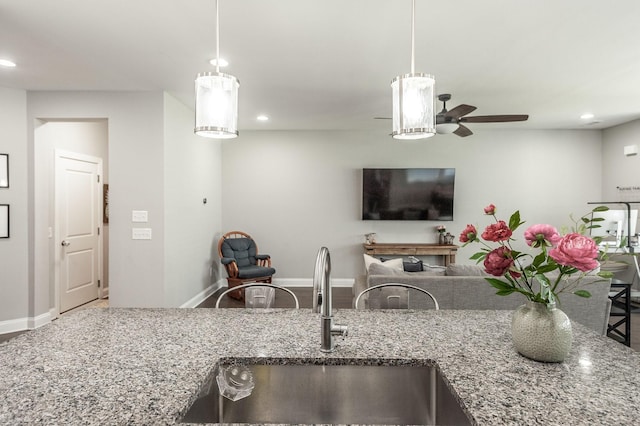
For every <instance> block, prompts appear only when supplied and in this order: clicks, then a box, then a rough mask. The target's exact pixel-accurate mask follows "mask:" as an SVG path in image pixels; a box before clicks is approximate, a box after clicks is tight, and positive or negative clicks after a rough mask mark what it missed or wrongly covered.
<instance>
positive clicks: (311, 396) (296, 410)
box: [182, 359, 472, 425]
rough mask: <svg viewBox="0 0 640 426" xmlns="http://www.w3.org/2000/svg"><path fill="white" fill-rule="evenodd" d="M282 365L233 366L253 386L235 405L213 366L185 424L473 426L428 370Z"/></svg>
mask: <svg viewBox="0 0 640 426" xmlns="http://www.w3.org/2000/svg"><path fill="white" fill-rule="evenodd" d="M326 361H330V362H331V363H332V364H334V363H336V362H338V363H340V362H341V361H340V360H337V359H332V360H326ZM362 361H365V360H362ZM284 362H288V363H289V364H277V365H264V364H256V363H246V362H244V363H243V362H242V361H241V360H237V361H235V363H236V364H238V365H244V366H246V367H247V368H248V369H249V370H250V371H251V373H252V374H253V381H254V384H255V387H254V388H253V390H252V391H251V394H250V395H249V396H248V397H246V398H244V399H240V400H238V401H231V400H229V399H227V398H224V397H222V396H221V395H220V393H219V391H218V385H217V383H216V379H215V376H216V375H217V373H218V371H219V370H220V369H221V368H225V365H224V364H222V365H218V366H217V367H216V369H215V370H216V371H214V374H213V378H212V379H211V380H209V381H208V382H207V383H206V384H205V386H204V387H203V390H202V392H201V395H202V396H201V397H200V398H199V399H197V400H196V401H195V402H194V404H193V405H192V407H191V408H190V409H189V410H188V411H187V413H186V415H185V416H184V418H183V419H182V422H184V423H281V424H282V423H285V424H313V423H324V424H328V423H333V424H336V423H337V424H353V423H357V424H424V425H470V424H472V423H471V422H470V420H469V418H468V417H467V415H466V414H465V413H464V411H463V409H462V407H461V406H460V404H459V402H458V401H457V398H456V397H455V396H454V394H453V393H452V391H451V390H450V389H449V387H448V386H447V384H446V383H445V381H444V379H443V377H442V375H441V374H440V372H439V370H438V368H437V367H436V366H433V365H420V366H405V365H347V364H344V363H343V364H342V365H327V364H310V363H307V364H301V363H300V361H299V360H283V363H284ZM292 362H296V363H295V364H293V363H292ZM345 362H346V361H345Z"/></svg>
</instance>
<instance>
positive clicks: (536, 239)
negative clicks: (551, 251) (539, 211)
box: [524, 224, 562, 247]
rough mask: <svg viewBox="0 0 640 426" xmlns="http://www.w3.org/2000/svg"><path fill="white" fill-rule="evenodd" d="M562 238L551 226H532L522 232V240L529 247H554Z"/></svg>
mask: <svg viewBox="0 0 640 426" xmlns="http://www.w3.org/2000/svg"><path fill="white" fill-rule="evenodd" d="M561 238H562V236H560V234H559V233H558V230H557V229H556V228H554V227H553V226H551V225H543V224H538V225H532V226H530V227H529V228H527V230H526V231H524V239H525V240H526V241H527V244H528V245H530V246H531V247H541V246H543V245H544V246H547V247H548V246H554V247H555V246H556V245H557V244H558V242H559V241H560V239H561Z"/></svg>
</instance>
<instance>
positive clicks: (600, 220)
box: [591, 217, 604, 222]
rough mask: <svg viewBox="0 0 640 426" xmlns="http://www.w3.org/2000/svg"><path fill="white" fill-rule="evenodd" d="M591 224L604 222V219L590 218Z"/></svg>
mask: <svg viewBox="0 0 640 426" xmlns="http://www.w3.org/2000/svg"><path fill="white" fill-rule="evenodd" d="M591 222H604V217H594V218H591Z"/></svg>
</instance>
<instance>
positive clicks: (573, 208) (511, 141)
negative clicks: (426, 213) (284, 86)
mask: <svg viewBox="0 0 640 426" xmlns="http://www.w3.org/2000/svg"><path fill="white" fill-rule="evenodd" d="M477 127H479V126H477ZM474 132H476V133H475V134H474V135H473V136H471V137H468V138H459V137H457V136H455V135H437V136H435V137H434V138H432V139H428V140H422V141H396V140H393V139H391V138H390V137H389V136H387V134H386V133H384V132H348V131H336V132H313V131H309V132H304V131H299V132H275V131H274V132H242V134H241V136H240V138H238V139H237V141H234V142H232V143H225V144H223V148H222V149H223V159H224V161H223V177H222V182H223V192H222V208H223V211H222V214H223V227H224V229H225V230H233V229H240V230H245V231H247V232H249V233H250V234H252V235H253V236H254V237H255V238H256V239H257V241H258V243H259V247H260V250H261V251H262V252H265V253H269V254H271V255H272V257H273V262H274V266H275V267H276V269H277V271H278V272H277V275H276V277H277V278H279V279H285V280H287V279H291V280H296V279H309V278H311V276H312V275H313V266H314V261H315V255H316V253H317V250H318V249H319V247H321V246H323V245H325V246H327V247H328V248H329V249H330V251H331V255H332V266H333V272H332V276H333V277H334V278H343V279H353V278H354V277H357V276H359V275H360V274H362V273H363V272H364V266H363V262H362V252H363V249H362V243H363V242H364V234H365V233H368V232H376V233H377V234H378V241H379V242H435V241H436V231H435V226H436V225H439V224H441V223H442V224H444V225H446V226H447V228H448V230H450V232H451V233H453V234H455V235H456V236H457V235H458V234H459V233H460V231H461V230H462V229H463V228H464V227H465V225H466V224H468V223H473V224H477V225H478V226H484V225H486V224H487V222H486V218H485V217H484V216H483V215H482V208H483V207H484V206H486V205H487V204H489V203H494V204H496V205H497V206H498V208H499V209H500V210H499V212H500V215H501V216H502V217H504V218H505V220H508V215H510V214H511V213H512V212H513V211H514V210H516V209H520V210H521V214H522V217H523V219H524V220H526V221H527V223H528V224H534V223H540V222H548V223H552V224H554V225H556V226H558V227H560V226H561V225H570V224H571V223H570V219H569V214H571V213H574V214H582V213H586V212H587V211H588V210H589V209H590V208H589V206H587V204H586V203H587V202H588V201H594V200H597V199H598V198H599V197H600V193H601V182H600V170H601V169H602V163H601V132H599V131H591V130H581V131H533V130H530V131H516V130H513V131H507V130H504V131H482V130H481V129H478V130H477V129H476V128H474ZM363 167H454V168H455V169H456V189H455V217H454V219H455V220H454V221H453V222H435V221H426V222H411V221H402V222H381V221H362V220H360V204H361V189H360V187H361V169H362V168H363ZM520 239H521V238H520ZM473 251H474V249H473V248H465V249H462V250H460V252H459V253H460V254H459V256H458V261H459V262H461V263H465V262H469V261H468V257H469V256H470V255H471V254H472V253H473ZM434 261H435V259H434ZM289 284H293V283H292V282H290V283H289Z"/></svg>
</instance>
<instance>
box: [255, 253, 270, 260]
mask: <svg viewBox="0 0 640 426" xmlns="http://www.w3.org/2000/svg"><path fill="white" fill-rule="evenodd" d="M269 258H271V256H269V255H268V254H256V259H258V260H268V259H269Z"/></svg>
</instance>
